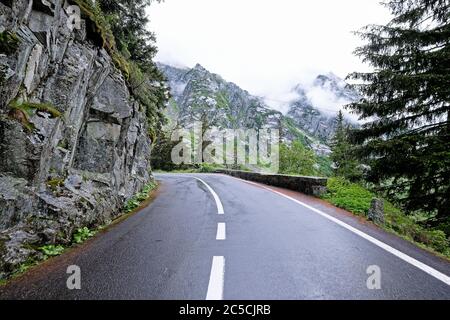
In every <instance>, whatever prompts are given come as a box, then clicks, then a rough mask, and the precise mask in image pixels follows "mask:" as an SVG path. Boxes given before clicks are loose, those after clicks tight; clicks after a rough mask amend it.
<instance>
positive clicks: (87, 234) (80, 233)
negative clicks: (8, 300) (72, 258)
mask: <svg viewBox="0 0 450 320" xmlns="http://www.w3.org/2000/svg"><path fill="white" fill-rule="evenodd" d="M93 236H95V231H91V230H89V228H88V227H83V228H79V229H78V230H77V232H75V233H74V235H73V242H74V243H82V242H84V241H86V240H87V239H89V238H92V237H93Z"/></svg>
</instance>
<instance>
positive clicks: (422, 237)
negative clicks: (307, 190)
mask: <svg viewBox="0 0 450 320" xmlns="http://www.w3.org/2000/svg"><path fill="white" fill-rule="evenodd" d="M327 189H328V191H327V193H326V194H324V195H323V196H322V198H323V199H324V200H326V201H328V202H330V203H332V204H333V205H335V206H337V207H339V208H342V209H345V210H348V211H350V212H352V213H354V214H357V215H366V214H367V212H368V210H369V208H370V205H371V201H372V199H373V198H374V197H376V194H375V193H373V192H370V191H369V190H367V189H365V188H364V187H362V186H361V185H358V184H355V183H351V182H348V181H346V180H345V179H343V178H330V179H329V180H328V184H327ZM384 215H385V221H386V224H385V226H384V227H385V228H386V229H388V230H391V231H393V232H395V233H397V234H399V235H400V236H402V237H404V238H406V239H408V240H410V241H414V242H417V243H419V244H422V245H424V246H426V247H428V248H431V249H433V250H435V251H437V252H439V253H442V254H444V255H446V256H450V243H449V240H448V239H447V237H446V234H445V232H444V231H442V230H435V229H426V228H425V227H423V226H421V225H420V224H418V223H417V222H416V221H415V220H414V217H412V216H408V215H406V214H404V213H403V212H402V211H401V210H400V209H398V208H396V207H395V206H394V205H393V204H392V203H390V202H389V201H386V200H384Z"/></svg>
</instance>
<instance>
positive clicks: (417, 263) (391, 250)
mask: <svg viewBox="0 0 450 320" xmlns="http://www.w3.org/2000/svg"><path fill="white" fill-rule="evenodd" d="M228 177H231V178H234V179H237V180H241V181H243V182H247V183H249V184H252V185H255V186H258V187H261V188H264V189H266V190H269V191H271V192H273V193H276V194H278V195H280V196H282V197H284V198H286V199H289V200H291V201H294V202H296V203H297V204H299V205H301V206H303V207H305V208H308V209H310V210H312V211H314V212H316V213H318V214H319V215H321V216H322V217H324V218H326V219H328V220H330V221H332V222H334V223H336V224H338V225H340V226H341V227H344V228H345V229H347V230H349V231H351V232H353V233H355V234H357V235H358V236H360V237H362V238H364V239H366V240H368V241H370V242H372V243H373V244H374V245H376V246H378V247H380V248H382V249H384V250H386V251H387V252H389V253H391V254H393V255H394V256H396V257H398V258H400V259H402V260H403V261H406V262H408V263H409V264H411V265H413V266H415V267H416V268H419V269H420V270H422V271H424V272H426V273H428V274H429V275H430V276H433V277H435V278H436V279H438V280H440V281H442V282H444V283H445V284H447V285H449V286H450V277H449V276H447V275H445V274H443V273H442V272H440V271H438V270H436V269H434V268H432V267H430V266H428V265H426V264H425V263H423V262H420V261H419V260H416V259H414V258H413V257H410V256H408V255H407V254H405V253H403V252H401V251H399V250H397V249H395V248H393V247H391V246H390V245H388V244H386V243H384V242H381V241H380V240H378V239H375V238H374V237H372V236H369V235H368V234H366V233H364V232H362V231H360V230H358V229H356V228H354V227H352V226H350V225H348V224H346V223H345V222H343V221H341V220H339V219H336V218H335V217H332V216H330V215H328V214H326V213H324V212H322V211H320V210H318V209H316V208H313V207H311V206H309V205H307V204H306V203H303V202H301V201H299V200H297V199H294V198H292V197H290V196H287V195H285V194H283V193H281V192H278V191H275V190H273V189H271V188H269V187H266V186H263V185H261V184H258V183H254V182H252V181H247V180H243V179H240V178H236V177H232V176H228Z"/></svg>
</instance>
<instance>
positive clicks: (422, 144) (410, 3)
mask: <svg viewBox="0 0 450 320" xmlns="http://www.w3.org/2000/svg"><path fill="white" fill-rule="evenodd" d="M385 5H386V6H387V8H389V9H390V11H391V13H392V14H393V16H394V18H393V19H392V21H391V22H390V23H388V24H387V25H370V26H367V27H365V28H364V29H363V30H362V31H361V32H359V33H358V34H359V35H360V36H361V37H362V38H363V39H364V40H366V44H365V45H363V46H361V47H360V48H358V49H357V50H356V54H357V55H358V56H360V57H362V58H363V61H365V62H368V63H370V64H371V65H372V66H373V67H374V71H373V72H369V73H353V74H351V75H350V76H349V78H350V79H353V80H356V81H357V82H358V83H359V84H358V85H355V87H356V88H357V89H359V90H360V92H361V93H362V95H363V96H364V97H365V98H363V99H362V100H361V101H359V102H357V103H354V104H352V105H350V106H349V107H350V108H351V109H352V110H354V111H356V112H357V113H359V114H360V115H361V118H362V119H365V120H366V121H368V122H367V123H365V124H364V125H363V126H362V128H361V130H356V131H354V132H353V133H352V139H353V141H354V142H355V143H357V144H358V145H359V147H358V154H359V157H360V158H361V159H362V160H363V161H364V163H367V164H368V165H369V166H370V168H371V170H370V173H369V176H368V178H369V180H370V181H372V182H376V183H380V182H383V185H384V186H385V188H386V191H387V192H388V193H389V194H390V195H391V196H396V197H397V198H398V199H399V201H400V202H401V203H402V204H403V205H404V208H405V209H406V211H408V212H412V211H415V210H422V211H426V212H432V213H436V214H437V215H436V222H440V221H443V220H445V219H448V218H449V216H450V121H449V120H450V117H449V116H450V24H449V18H450V1H449V0H392V1H389V2H387V3H385Z"/></svg>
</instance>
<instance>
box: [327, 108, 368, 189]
mask: <svg viewBox="0 0 450 320" xmlns="http://www.w3.org/2000/svg"><path fill="white" fill-rule="evenodd" d="M348 133H349V129H348V126H346V124H345V120H344V114H343V113H342V111H341V110H339V112H338V115H337V117H336V132H335V135H334V137H333V140H332V142H331V150H332V153H331V161H333V164H334V168H333V171H334V175H335V176H338V177H344V178H346V179H348V180H350V181H357V180H360V179H361V177H362V171H361V169H360V167H359V164H358V162H357V161H356V159H355V157H354V156H353V153H352V146H351V144H350V142H349V137H348Z"/></svg>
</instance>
